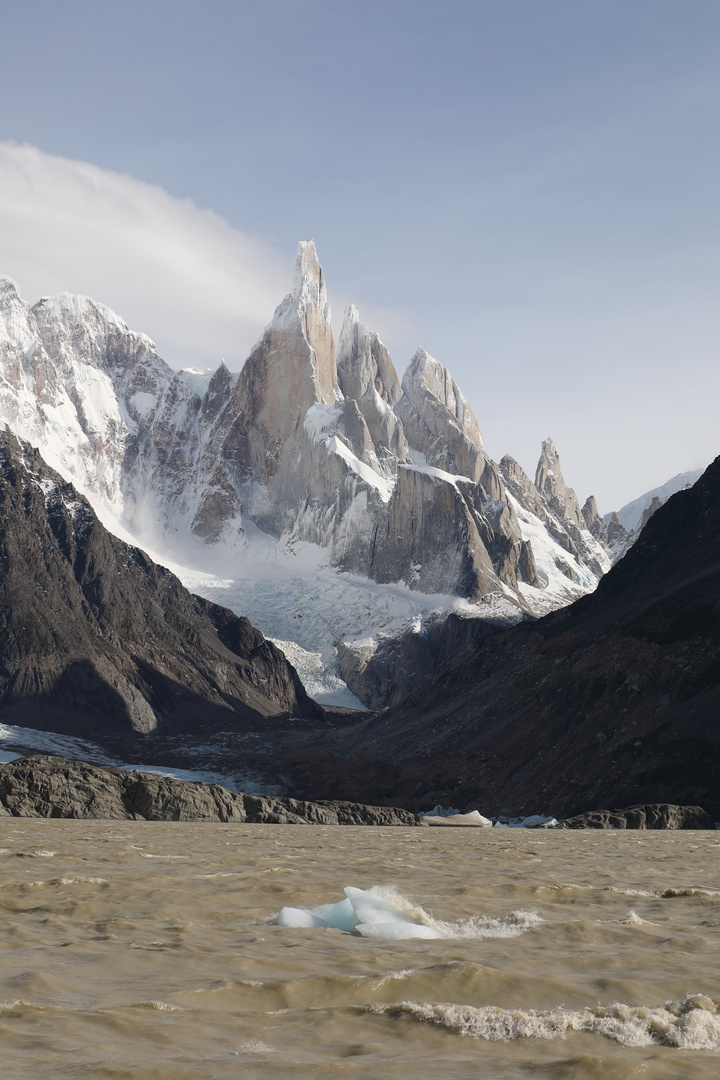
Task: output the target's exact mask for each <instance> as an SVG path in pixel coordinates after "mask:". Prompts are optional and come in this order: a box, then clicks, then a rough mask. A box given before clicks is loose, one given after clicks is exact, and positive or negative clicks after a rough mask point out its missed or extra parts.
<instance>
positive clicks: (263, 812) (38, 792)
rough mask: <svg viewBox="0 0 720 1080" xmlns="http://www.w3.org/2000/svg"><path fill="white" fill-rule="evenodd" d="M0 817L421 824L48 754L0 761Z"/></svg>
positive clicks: (357, 808)
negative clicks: (2, 763)
mask: <svg viewBox="0 0 720 1080" xmlns="http://www.w3.org/2000/svg"><path fill="white" fill-rule="evenodd" d="M0 817H23V818H25V817H35V818H66V819H81V818H105V819H114V820H128V821H208V822H237V823H238V824H264V825H382V826H404V827H407V826H422V825H424V824H425V823H424V822H421V821H420V820H419V819H418V818H417V816H416V815H415V814H414V813H412V812H411V811H410V810H405V809H402V808H400V807H393V806H367V805H365V804H363V803H356V802H344V801H340V800H327V801H326V800H320V801H317V802H307V801H303V800H299V799H290V798H276V797H274V796H270V795H249V794H246V793H243V792H238V791H230V790H228V789H227V788H224V787H221V786H220V785H219V784H204V783H201V782H200V781H194V780H177V779H175V778H174V777H170V776H161V775H158V774H156V773H148V772H138V771H135V770H126V769H117V768H101V767H99V766H97V765H90V764H88V763H87V762H84V761H71V760H68V759H67V758H61V757H55V756H52V755H49V754H33V755H30V756H28V757H22V758H17V759H16V760H15V761H11V762H8V763H7V764H4V765H0ZM447 820H448V819H446V822H447ZM449 820H451V819H449ZM545 827H547V826H545ZM554 828H555V829H714V828H715V823H714V821H713V820H712V818H711V817H710V816H709V815H708V814H707V813H706V812H705V810H703V809H702V807H699V806H675V805H672V804H669V803H651V804H647V805H643V806H634V807H628V808H626V809H624V810H591V811H588V812H587V813H585V814H578V815H576V816H574V817H571V818H567V819H565V820H563V821H560V822H558V824H557V825H555V826H554Z"/></svg>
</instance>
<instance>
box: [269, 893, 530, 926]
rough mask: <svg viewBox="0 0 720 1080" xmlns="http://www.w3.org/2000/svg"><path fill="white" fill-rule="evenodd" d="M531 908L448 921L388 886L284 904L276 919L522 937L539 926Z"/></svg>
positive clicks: (284, 922) (294, 923) (283, 923)
mask: <svg viewBox="0 0 720 1080" xmlns="http://www.w3.org/2000/svg"><path fill="white" fill-rule="evenodd" d="M541 922H542V919H541V918H540V916H539V915H536V914H535V912H532V911H513V912H511V913H510V914H509V915H507V916H505V917H503V918H500V919H489V918H483V917H475V918H471V919H462V920H460V921H459V922H443V921H442V920H441V919H435V918H433V916H432V915H428V913H427V912H426V911H425V910H424V909H423V908H421V907H420V906H419V905H417V904H413V903H412V901H411V900H408V899H407V898H406V897H404V896H403V895H402V894H401V893H399V892H398V891H397V890H396V889H394V888H393V887H392V886H389V885H373V886H372V887H371V888H369V889H355V888H353V887H352V886H348V887H347V888H346V889H345V899H344V900H340V901H338V903H336V904H319V905H318V906H317V907H312V908H292V907H284V908H283V909H282V911H280V912H279V913H278V915H277V916H276V918H275V923H276V924H277V925H278V926H287V927H292V928H294V929H313V928H316V927H317V928H323V929H335V930H345V931H346V932H348V933H352V934H358V935H359V936H361V937H365V938H385V939H391V940H393V939H394V940H399V939H403V938H446V939H447V938H476V939H477V938H490V937H517V936H518V935H519V934H522V933H524V932H525V931H526V930H530V929H534V928H535V927H537V926H539V925H540V923H541Z"/></svg>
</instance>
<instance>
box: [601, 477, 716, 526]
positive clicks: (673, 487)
mask: <svg viewBox="0 0 720 1080" xmlns="http://www.w3.org/2000/svg"><path fill="white" fill-rule="evenodd" d="M703 471H704V470H703V469H693V470H691V471H690V472H681V473H678V474H677V476H673V477H672V478H671V479H670V480H668V481H667V482H666V483H664V484H661V485H660V487H656V488H653V489H652V490H651V491H646V492H645V494H644V495H640V497H639V498H637V499H633V500H632V502H629V503H626V504H625V506H623V507H622V509H620V510H618V511H617V517H618V520H619V521H620V524H621V525H622V526H623V528H624V529H625V530H626V532H628V533H631V532H637V530H639V529H640V528H642V525H643V515H644V513H645V511H646V510H649V509H650V507H651V506H652V503H653V500H654V499H657V500H658V504H657V505H660V506H662V504H663V503H664V502H667V500H668V499H669V498H670V496H671V495H674V494H675V492H676V491H682V489H683V488H686V487H692V485H693V484H694V483H695V481H696V480H699V479H700V477H701V476H702V474H703ZM611 518H612V514H608V515H606V518H605V520H606V521H607V522H609V521H610V519H611Z"/></svg>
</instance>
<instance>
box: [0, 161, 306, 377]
mask: <svg viewBox="0 0 720 1080" xmlns="http://www.w3.org/2000/svg"><path fill="white" fill-rule="evenodd" d="M288 267H289V256H288V254H287V253H283V252H279V251H278V250H277V249H276V248H274V247H273V246H272V244H270V243H269V242H268V241H265V240H263V239H262V238H260V237H255V236H252V235H250V234H248V233H246V232H242V231H241V230H239V229H236V228H234V227H233V226H232V225H230V224H229V222H227V221H226V220H225V219H224V218H222V217H220V216H219V215H218V214H216V213H214V212H212V211H210V210H202V209H200V208H199V207H197V206H196V205H195V204H194V203H193V202H192V201H191V200H189V199H177V198H175V197H173V196H172V195H170V194H168V192H166V191H165V190H164V189H163V188H161V187H159V186H156V185H152V184H147V183H144V182H142V181H140V180H136V179H134V178H133V177H131V176H127V175H124V174H121V173H116V172H112V171H111V170H109V169H102V168H99V167H98V166H96V165H91V164H88V163H87V162H82V161H72V160H70V159H68V158H63V157H56V156H54V155H51V154H46V153H44V152H43V151H41V150H39V149H37V148H36V147H34V146H29V145H19V144H17V143H11V142H0V274H7V275H9V276H10V277H12V278H14V279H15V280H16V281H17V283H18V284H19V286H20V289H21V291H22V294H23V296H24V297H25V299H27V300H28V301H30V302H31V303H34V302H35V300H37V299H38V298H39V297H40V296H47V295H52V294H53V293H57V292H74V293H82V294H87V295H89V296H92V298H93V299H94V300H98V301H100V302H101V303H104V304H107V305H108V306H109V307H111V308H112V309H113V310H114V311H116V312H117V313H118V314H119V315H121V316H122V317H123V318H124V319H125V320H126V322H128V323H129V325H130V326H132V327H133V329H136V330H142V331H144V332H145V333H147V334H149V335H150V336H151V337H152V338H153V339H154V340H155V341H156V342H157V345H158V348H159V351H160V353H161V355H162V356H163V357H164V359H166V360H167V361H168V363H170V364H171V365H172V366H173V367H182V366H184V365H187V364H199V365H201V366H208V367H209V366H214V365H216V364H218V363H219V362H220V360H221V359H222V358H224V359H225V360H226V361H227V364H228V366H229V367H230V368H231V369H235V370H237V369H239V368H240V366H241V365H242V363H243V361H244V359H245V358H246V356H247V355H248V353H249V351H250V349H251V347H252V345H253V343H254V341H255V340H256V339H257V337H258V336H259V334H260V333H261V331H262V329H263V327H264V326H265V324H266V323H267V322H268V321H269V320H270V318H271V316H272V313H273V311H274V309H275V307H276V305H277V304H278V303H279V302H280V300H281V299H282V297H283V295H284V294H285V293H286V292H287V289H288Z"/></svg>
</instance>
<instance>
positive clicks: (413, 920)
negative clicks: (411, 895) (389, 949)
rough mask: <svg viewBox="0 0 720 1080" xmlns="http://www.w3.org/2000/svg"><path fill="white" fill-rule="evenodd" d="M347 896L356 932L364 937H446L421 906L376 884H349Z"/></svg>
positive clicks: (346, 891)
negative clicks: (352, 911) (354, 916)
mask: <svg viewBox="0 0 720 1080" xmlns="http://www.w3.org/2000/svg"><path fill="white" fill-rule="evenodd" d="M345 895H346V896H347V898H348V900H349V901H350V903H351V904H352V906H353V910H354V911H355V915H356V916H357V927H356V929H357V933H358V934H362V936H363V937H382V938H413V937H423V938H444V937H447V935H446V934H444V933H443V932H442V931H441V930H439V929H438V928H437V927H434V926H431V925H428V923H431V922H432V920H431V919H430V918H429V917H428V916H427V915H426V913H425V912H424V911H423V909H422V908H420V907H415V906H414V905H412V904H410V903H408V901H407V900H405V898H404V897H403V896H400V894H399V893H389V894H388V893H387V892H385V891H384V890H382V889H379V888H377V886H374V887H373V888H371V889H367V890H365V889H354V888H353V887H352V886H348V888H346V889H345Z"/></svg>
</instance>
